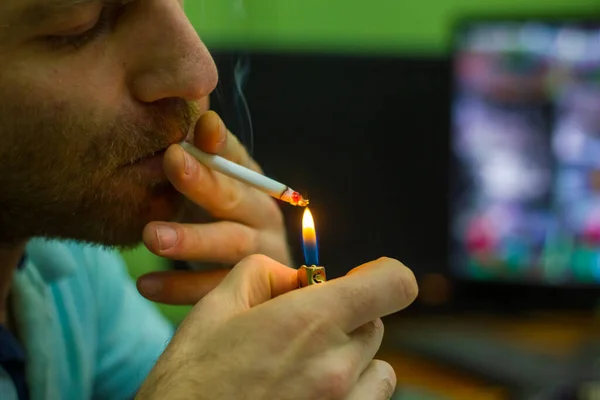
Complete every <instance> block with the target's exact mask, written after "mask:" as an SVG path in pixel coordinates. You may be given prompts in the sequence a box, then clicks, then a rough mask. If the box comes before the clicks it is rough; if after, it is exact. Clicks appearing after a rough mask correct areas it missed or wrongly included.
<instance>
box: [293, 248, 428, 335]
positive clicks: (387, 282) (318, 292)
mask: <svg viewBox="0 0 600 400" xmlns="http://www.w3.org/2000/svg"><path fill="white" fill-rule="evenodd" d="M417 293H418V287H417V283H416V279H415V276H414V274H413V273H412V271H411V270H409V269H408V268H406V267H405V266H404V265H403V264H402V263H400V262H399V261H397V260H393V259H391V258H380V259H379V260H376V261H372V262H370V263H367V264H365V265H363V266H361V267H359V269H358V270H357V271H355V272H354V273H351V274H349V275H347V276H345V277H343V278H340V279H334V280H331V281H328V282H325V283H322V284H320V285H316V286H308V287H306V288H304V289H303V290H299V291H298V292H297V293H292V294H290V296H289V297H288V299H287V301H289V302H291V303H292V304H290V307H292V306H293V304H295V302H298V301H302V302H303V304H304V307H303V310H307V311H305V312H310V313H311V317H312V318H314V317H319V318H322V320H326V321H330V322H333V323H335V324H337V325H338V326H339V327H340V328H341V329H343V330H344V331H345V332H352V331H354V330H355V329H356V328H358V327H359V326H361V325H363V324H365V323H367V322H368V321H373V320H375V319H377V318H381V317H384V316H386V315H389V314H393V313H395V312H397V311H400V310H402V309H404V308H406V307H407V306H409V305H410V304H411V303H412V302H413V301H414V300H415V298H416V296H417ZM309 294H310V295H309ZM298 296H302V300H300V299H297V298H296V297H298ZM324 305H327V306H326V307H324ZM300 320H302V319H300Z"/></svg>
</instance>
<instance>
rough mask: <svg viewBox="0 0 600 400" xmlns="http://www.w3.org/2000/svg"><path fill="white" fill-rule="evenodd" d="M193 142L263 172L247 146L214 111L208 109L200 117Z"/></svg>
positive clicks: (206, 150)
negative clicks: (228, 128)
mask: <svg viewBox="0 0 600 400" xmlns="http://www.w3.org/2000/svg"><path fill="white" fill-rule="evenodd" d="M193 143H194V146H196V147H198V148H199V149H200V150H202V151H205V152H207V153H212V154H218V155H220V156H221V157H224V158H227V159H228V160H231V161H233V162H234V163H236V164H239V165H242V166H244V167H246V168H250V169H252V170H254V171H257V172H262V170H261V168H260V166H259V165H258V164H257V163H256V161H254V160H253V159H252V157H250V155H249V154H248V151H247V150H246V148H245V147H244V146H243V145H242V144H241V143H240V141H239V140H238V138H237V137H236V136H235V135H233V134H232V133H231V132H229V131H228V130H227V128H226V127H225V123H224V122H223V120H222V119H221V117H219V115H218V114H217V113H216V112H214V111H207V112H205V113H204V114H202V115H201V116H200V118H199V119H198V122H197V123H196V127H195V131H194V142H193Z"/></svg>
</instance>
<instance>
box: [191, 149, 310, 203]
mask: <svg viewBox="0 0 600 400" xmlns="http://www.w3.org/2000/svg"><path fill="white" fill-rule="evenodd" d="M180 144H181V147H183V149H184V150H185V151H186V152H188V153H189V154H190V155H192V156H193V157H194V158H195V159H196V160H198V161H200V162H201V163H202V164H204V165H205V166H207V167H208V168H210V169H212V170H215V171H217V172H220V173H222V174H223V175H227V176H228V177H230V178H233V179H235V180H237V181H240V182H243V183H245V184H247V185H249V186H252V187H254V188H256V189H258V190H260V191H261V192H264V193H266V194H268V195H270V196H272V197H274V198H276V199H279V200H283V201H285V202H287V203H290V204H291V205H294V206H302V207H305V206H307V205H308V199H304V198H303V197H302V195H301V194H300V193H298V192H296V191H295V190H293V189H291V188H290V187H289V186H287V185H284V184H283V183H281V182H277V181H276V180H274V179H271V178H268V177H266V176H264V175H262V174H259V173H258V172H256V171H253V170H251V169H248V168H245V167H242V166H241V165H239V164H236V163H234V162H232V161H229V160H228V159H226V158H223V157H220V156H217V155H215V154H209V153H205V152H203V151H202V150H200V149H198V148H196V147H194V146H193V145H192V144H190V143H188V142H181V143H180Z"/></svg>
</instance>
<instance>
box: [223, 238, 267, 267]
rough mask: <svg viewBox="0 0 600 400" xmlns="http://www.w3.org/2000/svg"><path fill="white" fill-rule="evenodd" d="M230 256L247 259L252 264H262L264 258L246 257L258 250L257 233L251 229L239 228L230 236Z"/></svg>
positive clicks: (236, 258) (235, 258)
mask: <svg viewBox="0 0 600 400" xmlns="http://www.w3.org/2000/svg"><path fill="white" fill-rule="evenodd" d="M231 241H232V258H233V259H234V261H235V260H243V259H245V258H246V259H247V261H250V262H251V263H252V264H257V265H262V264H263V263H264V260H255V259H254V258H250V259H249V260H248V258H249V257H250V256H251V255H253V254H254V253H256V251H257V250H258V242H259V238H258V233H257V232H256V231H255V230H253V229H239V230H237V231H236V233H235V234H234V237H232V238H231Z"/></svg>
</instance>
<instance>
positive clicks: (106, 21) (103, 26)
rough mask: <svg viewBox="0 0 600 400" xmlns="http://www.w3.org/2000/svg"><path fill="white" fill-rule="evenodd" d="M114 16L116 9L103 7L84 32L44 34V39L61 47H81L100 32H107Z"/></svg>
mask: <svg viewBox="0 0 600 400" xmlns="http://www.w3.org/2000/svg"><path fill="white" fill-rule="evenodd" d="M115 18H116V10H115V9H114V7H110V8H109V7H105V8H104V9H103V10H102V12H101V13H100V15H99V17H98V20H97V21H96V23H95V24H94V26H92V27H91V28H89V29H87V30H86V31H84V32H78V33H75V34H71V33H66V34H59V35H49V36H45V37H44V40H45V41H46V42H48V43H49V44H50V45H51V46H52V47H55V48H61V47H65V46H69V47H73V48H75V49H78V48H81V47H83V46H85V45H87V44H88V43H90V42H93V41H94V40H96V39H97V38H99V37H100V36H102V34H104V33H107V32H109V31H110V30H111V29H112V27H113V25H114V21H115Z"/></svg>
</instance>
